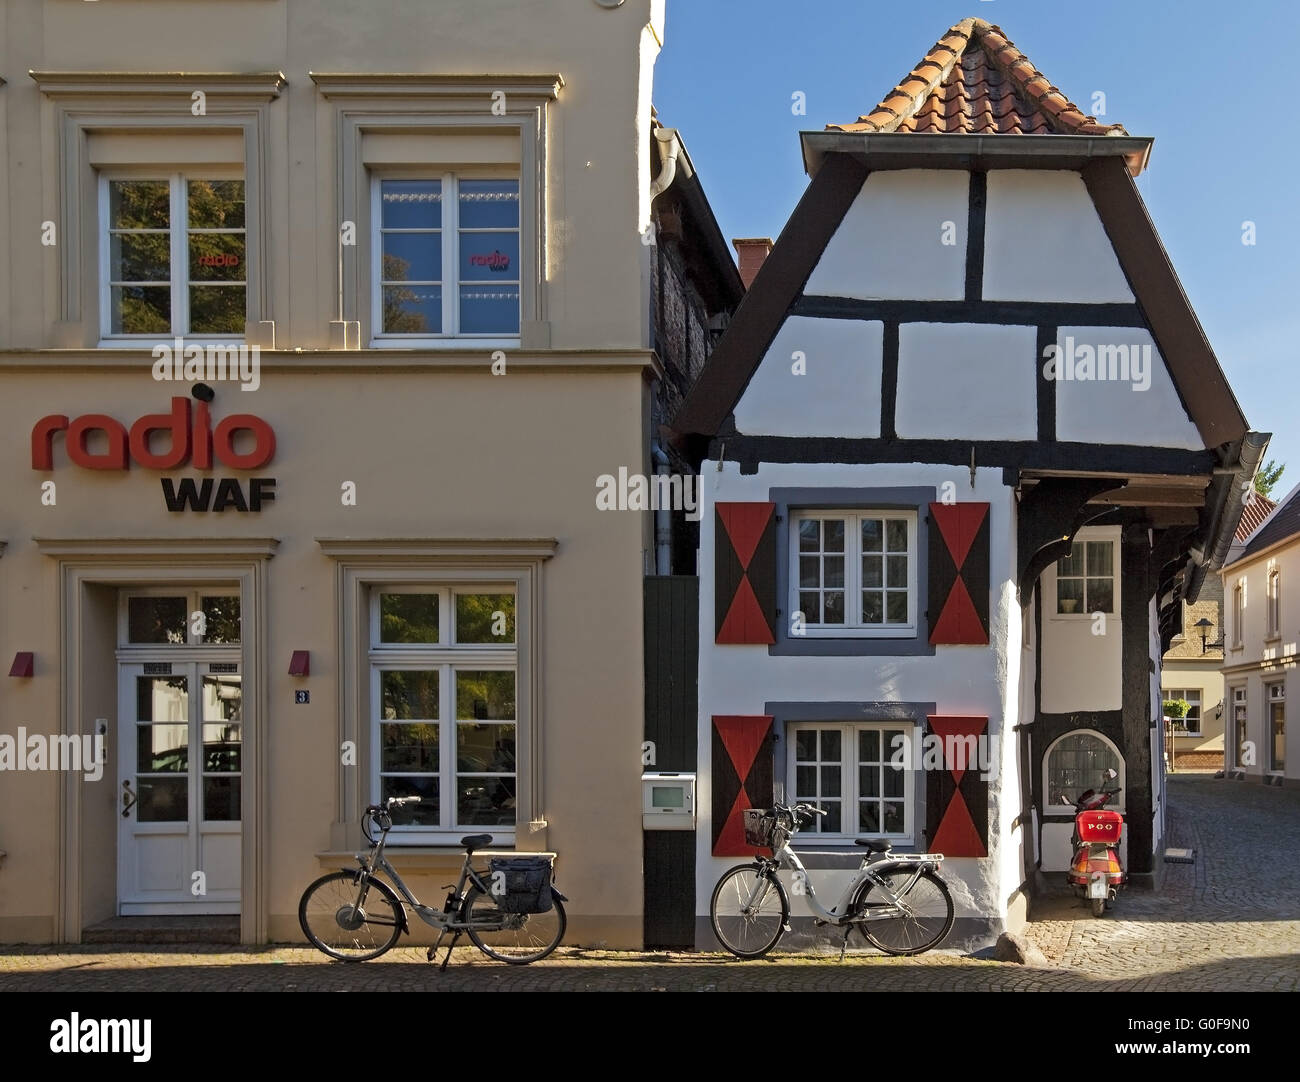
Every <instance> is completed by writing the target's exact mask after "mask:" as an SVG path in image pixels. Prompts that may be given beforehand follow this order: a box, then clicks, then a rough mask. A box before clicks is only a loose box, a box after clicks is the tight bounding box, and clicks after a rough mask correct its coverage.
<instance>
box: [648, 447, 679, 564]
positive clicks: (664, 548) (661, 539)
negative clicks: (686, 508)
mask: <svg viewBox="0 0 1300 1082" xmlns="http://www.w3.org/2000/svg"><path fill="white" fill-rule="evenodd" d="M650 453H651V457H652V458H653V459H654V463H655V475H656V476H657V477H667V476H668V475H669V473H670V471H671V470H672V463H671V462H670V461H669V460H668V456H667V455H666V454H665V453H664V449H663V447H662V445H661V444H660V443H659V441H658V440H655V441H654V443H653V444H651V451H650ZM658 489H659V495H660V497H661V499H660V501H659V502H660V504H661V505H662V504H663V502H664V501H663V499H662V496H663V494H664V493H665V492H668V491H670V490H669V488H668V482H665V483H664V484H662V485H660V486H658ZM672 568H673V512H672V508H670V507H664V506H659V507H657V508H655V574H656V575H671V574H672Z"/></svg>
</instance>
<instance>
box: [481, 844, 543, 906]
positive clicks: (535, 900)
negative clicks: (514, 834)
mask: <svg viewBox="0 0 1300 1082" xmlns="http://www.w3.org/2000/svg"><path fill="white" fill-rule="evenodd" d="M488 868H489V870H490V871H491V873H492V876H491V882H490V883H489V887H490V888H491V889H492V892H493V900H494V901H495V902H496V905H497V908H498V909H499V910H501V912H502V913H546V912H549V911H550V909H551V906H552V902H551V858H550V857H494V858H493V859H492V860H490V861H488ZM498 872H500V873H501V875H498V874H497V873H498ZM502 887H504V890H502ZM499 890H501V891H502V892H501V893H499V894H498V893H497V891H499Z"/></svg>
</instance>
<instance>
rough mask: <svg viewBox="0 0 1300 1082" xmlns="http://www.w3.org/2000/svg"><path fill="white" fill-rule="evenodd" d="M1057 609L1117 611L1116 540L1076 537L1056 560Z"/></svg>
mask: <svg viewBox="0 0 1300 1082" xmlns="http://www.w3.org/2000/svg"><path fill="white" fill-rule="evenodd" d="M1056 611H1057V612H1058V613H1081V614H1086V615H1090V614H1092V613H1094V612H1105V613H1113V612H1114V611H1115V542H1114V541H1109V540H1106V541H1076V542H1074V544H1073V545H1071V546H1070V555H1069V556H1065V557H1062V558H1061V559H1060V560H1058V561H1057V562H1056Z"/></svg>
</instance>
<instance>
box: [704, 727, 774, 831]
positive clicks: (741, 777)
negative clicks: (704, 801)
mask: <svg viewBox="0 0 1300 1082" xmlns="http://www.w3.org/2000/svg"><path fill="white" fill-rule="evenodd" d="M712 775H713V776H712V789H713V855H714V856H715V857H749V856H753V855H754V854H755V853H757V852H758V849H757V848H756V847H754V846H752V845H746V844H745V814H744V813H745V809H746V808H770V807H771V806H772V716H771V715H770V714H750V715H744V714H719V715H714V718H713V772H712Z"/></svg>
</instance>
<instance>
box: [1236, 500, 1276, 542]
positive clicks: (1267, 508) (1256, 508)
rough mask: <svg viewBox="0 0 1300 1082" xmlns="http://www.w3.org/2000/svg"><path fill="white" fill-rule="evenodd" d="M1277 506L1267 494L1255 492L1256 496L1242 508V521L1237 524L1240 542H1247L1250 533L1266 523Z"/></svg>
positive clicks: (1237, 536)
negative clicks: (1262, 494)
mask: <svg viewBox="0 0 1300 1082" xmlns="http://www.w3.org/2000/svg"><path fill="white" fill-rule="evenodd" d="M1276 506H1277V504H1276V503H1274V502H1273V501H1272V500H1270V499H1269V498H1268V497H1267V496H1261V495H1259V493H1256V494H1255V498H1254V499H1253V500H1252V501H1251V502H1250V503H1248V504H1246V506H1245V507H1243V508H1242V509H1241V521H1240V522H1239V523H1238V524H1237V535H1236V539H1237V541H1238V542H1240V543H1243V544H1244V543H1245V542H1246V541H1247V540H1249V539H1250V535H1251V534H1253V533H1254V532H1255V531H1256V530H1258V529H1259V528H1260V526H1262V525H1263V524H1264V520H1265V519H1266V518H1268V516H1269V515H1270V514H1272V513H1273V508H1275V507H1276Z"/></svg>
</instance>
